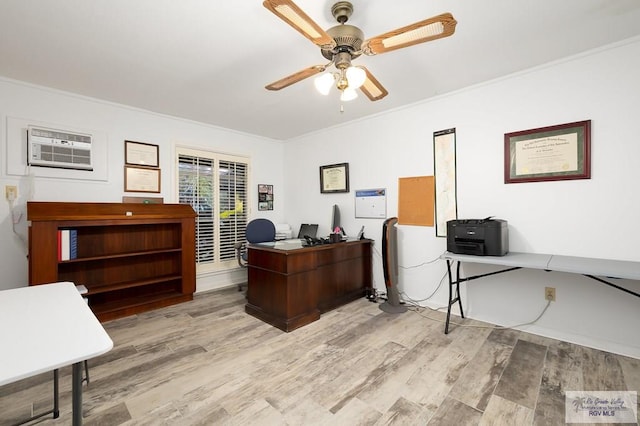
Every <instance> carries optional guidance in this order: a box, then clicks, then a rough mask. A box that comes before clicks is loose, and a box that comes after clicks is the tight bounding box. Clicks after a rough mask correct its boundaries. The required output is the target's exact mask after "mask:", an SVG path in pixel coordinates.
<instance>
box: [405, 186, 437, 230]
mask: <svg viewBox="0 0 640 426" xmlns="http://www.w3.org/2000/svg"><path fill="white" fill-rule="evenodd" d="M398 224H400V225H418V226H433V225H434V183H433V176H417V177H404V178H399V179H398Z"/></svg>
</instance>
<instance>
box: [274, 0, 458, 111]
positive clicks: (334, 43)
mask: <svg viewBox="0 0 640 426" xmlns="http://www.w3.org/2000/svg"><path fill="white" fill-rule="evenodd" d="M263 6H264V7H266V8H267V9H269V10H270V11H271V12H273V13H274V14H275V15H276V16H278V17H279V18H280V19H282V20H283V21H284V22H286V23H287V24H289V25H290V26H292V27H293V28H294V29H295V30H297V31H298V32H299V33H300V34H302V35H303V36H305V37H306V38H308V39H309V40H311V41H312V42H313V43H314V44H315V45H316V46H318V47H320V51H321V53H322V56H324V57H325V58H326V59H328V60H329V61H330V62H328V63H326V64H324V65H313V66H311V67H309V68H305V69H303V70H301V71H298V72H296V73H294V74H291V75H289V76H287V77H285V78H282V79H280V80H278V81H275V82H273V83H271V84H269V85H267V86H265V88H266V89H268V90H280V89H284V88H285V87H288V86H290V85H292V84H294V83H297V82H299V81H301V80H304V79H306V78H308V77H311V76H313V75H316V74H320V73H323V72H324V71H326V70H327V68H329V67H330V66H331V65H334V66H335V67H336V69H337V72H333V73H328V74H324V75H322V76H319V77H317V78H316V80H315V82H314V83H315V86H316V88H317V89H318V91H319V92H321V93H323V94H328V93H329V91H330V89H331V87H332V86H333V85H335V86H336V87H337V89H338V90H340V92H341V97H340V99H341V100H343V101H347V100H351V99H354V98H355V97H357V93H356V89H357V88H359V89H360V90H361V91H362V92H363V93H364V94H365V95H366V96H367V97H368V98H369V99H370V100H372V101H378V100H380V99H382V98H384V97H385V96H386V95H387V94H388V92H387V89H385V88H384V87H383V86H382V84H381V83H380V82H379V81H378V80H377V79H376V78H375V77H374V76H373V74H371V72H369V70H368V69H367V68H365V67H364V66H361V65H359V66H352V65H351V61H352V60H353V59H356V58H357V57H359V56H360V55H362V54H365V55H377V54H380V53H385V52H390V51H392V50H396V49H401V48H404V47H409V46H413V45H415V44H419V43H424V42H427V41H431V40H436V39H439V38H443V37H448V36H450V35H452V34H453V33H454V31H455V28H456V24H457V22H456V20H455V19H454V18H453V16H452V15H451V14H450V13H443V14H442V15H438V16H434V17H432V18H428V19H425V20H423V21H419V22H416V23H414V24H411V25H407V26H405V27H402V28H398V29H396V30H393V31H389V32H387V33H384V34H381V35H379V36H376V37H372V38H369V39H365V38H364V33H363V32H362V30H360V28H358V27H355V26H353V25H348V24H346V22H347V20H348V19H349V17H350V16H351V14H352V13H353V5H352V4H351V3H350V2H348V1H339V2H337V3H335V4H334V5H333V6H332V8H331V14H332V15H333V17H334V18H335V19H336V21H338V24H339V25H336V26H334V27H331V28H329V29H328V30H326V31H325V30H323V29H322V28H320V26H318V24H316V23H315V22H314V21H313V20H312V19H311V18H309V16H307V14H306V13H304V12H303V11H302V9H300V8H299V7H298V6H297V5H296V4H295V3H294V2H293V1H291V0H265V1H264V3H263Z"/></svg>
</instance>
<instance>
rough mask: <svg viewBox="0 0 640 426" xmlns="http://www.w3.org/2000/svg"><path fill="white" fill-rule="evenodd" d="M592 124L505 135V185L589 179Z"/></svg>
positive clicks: (567, 125)
mask: <svg viewBox="0 0 640 426" xmlns="http://www.w3.org/2000/svg"><path fill="white" fill-rule="evenodd" d="M590 152H591V120H587V121H578V122H575V123H567V124H559V125H555V126H549V127H541V128H539V129H531V130H522V131H519V132H512V133H506V134H505V135H504V183H517V182H540V181H552V180H567V179H590V178H591V154H590Z"/></svg>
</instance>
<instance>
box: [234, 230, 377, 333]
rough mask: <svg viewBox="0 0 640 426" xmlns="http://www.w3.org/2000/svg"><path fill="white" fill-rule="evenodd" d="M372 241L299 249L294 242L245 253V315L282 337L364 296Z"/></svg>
mask: <svg viewBox="0 0 640 426" xmlns="http://www.w3.org/2000/svg"><path fill="white" fill-rule="evenodd" d="M371 243H372V242H371V240H358V241H346V242H341V243H335V244H322V245H317V246H312V247H302V245H301V243H300V242H299V241H297V240H291V241H279V242H276V243H261V244H253V245H249V247H248V264H249V265H248V268H249V274H248V285H247V304H246V306H245V311H246V312H247V313H248V314H250V315H253V316H255V317H256V318H259V319H261V320H263V321H265V322H267V323H269V324H271V325H273V326H275V327H278V328H279V329H281V330H284V331H291V330H295V329H296V328H298V327H302V326H303V325H306V324H309V323H310V322H313V321H316V320H317V319H319V318H320V314H322V313H323V312H326V311H329V310H331V309H334V308H336V307H338V306H341V305H344V304H346V303H349V302H351V301H353V300H355V299H357V298H359V297H363V296H365V294H366V292H367V290H368V289H371V273H372V272H371Z"/></svg>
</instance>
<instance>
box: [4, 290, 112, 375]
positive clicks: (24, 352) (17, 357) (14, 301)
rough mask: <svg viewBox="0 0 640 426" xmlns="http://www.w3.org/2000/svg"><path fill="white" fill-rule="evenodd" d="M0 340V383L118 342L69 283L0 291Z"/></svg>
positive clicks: (78, 358)
mask: <svg viewBox="0 0 640 426" xmlns="http://www.w3.org/2000/svg"><path fill="white" fill-rule="evenodd" d="M0 342H2V350H0V385H3V384H7V383H11V382H14V381H16V380H20V379H24V378H26V377H30V376H33V375H36V374H40V373H44V372H47V371H52V370H55V369H56V368H60V367H64V366H67V365H70V364H74V363H76V362H80V361H84V360H86V359H89V358H93V357H95V356H98V355H101V354H103V353H105V352H108V351H109V350H111V348H113V341H112V340H111V338H110V337H109V335H108V334H107V332H106V331H105V330H104V328H103V327H102V325H101V324H100V322H99V321H98V319H97V318H96V317H95V315H94V314H93V312H91V309H89V306H87V304H86V302H85V301H84V299H83V298H82V296H81V295H80V294H79V293H78V291H77V290H76V288H75V286H74V284H73V283H70V282H64V283H54V284H43V285H36V286H30V287H22V288H16V289H11V290H3V291H0Z"/></svg>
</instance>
